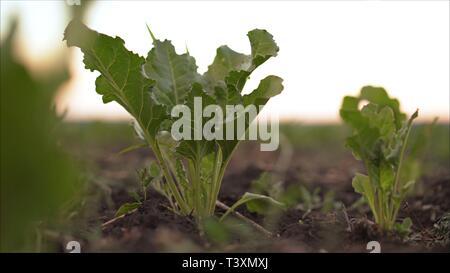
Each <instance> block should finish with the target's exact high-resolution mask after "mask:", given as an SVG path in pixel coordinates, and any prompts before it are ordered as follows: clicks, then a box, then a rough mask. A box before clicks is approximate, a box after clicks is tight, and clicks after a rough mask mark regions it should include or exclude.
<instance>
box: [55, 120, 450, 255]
mask: <svg viewBox="0 0 450 273" xmlns="http://www.w3.org/2000/svg"><path fill="white" fill-rule="evenodd" d="M425 127H426V125H418V126H415V127H414V128H413V131H412V136H411V143H414V142H415V141H419V135H420V134H419V132H420V131H422V130H424V128H425ZM62 131H63V135H64V137H63V138H62V139H63V143H62V145H63V146H64V147H66V148H67V149H68V150H69V151H70V154H71V155H73V156H74V157H75V158H77V161H78V162H79V163H80V165H81V166H82V169H83V173H84V175H83V177H84V179H85V182H86V183H85V189H84V191H85V192H84V193H83V196H87V197H84V200H83V202H82V204H83V205H82V207H80V208H77V213H76V214H75V216H73V219H72V221H73V224H72V228H71V229H72V230H71V232H68V233H65V235H64V236H69V237H72V238H76V239H77V240H80V239H81V240H82V241H83V242H84V243H83V245H84V251H121V252H122V251H125V252H154V251H169V252H171V251H176V252H179V251H182V252H192V251H227V252H235V251H237V252H255V251H256V252H311V251H312V252H368V250H366V245H367V243H368V242H369V241H373V240H376V241H379V242H380V243H381V247H382V251H383V252H413V251H414V252H415V251H421V252H427V251H445V250H446V249H448V244H449V214H448V212H449V211H450V202H449V201H450V200H449V198H448V196H450V172H449V168H448V166H449V142H448V140H449V127H448V125H446V124H441V125H435V126H434V128H433V129H432V134H431V135H430V136H429V139H427V145H426V147H427V148H426V150H424V152H423V153H422V154H421V155H420V160H421V163H422V167H421V170H420V172H421V175H420V179H419V182H418V184H417V187H416V188H415V189H414V192H413V193H411V194H410V195H409V197H408V198H407V201H406V203H405V204H404V205H403V206H402V208H401V211H400V214H399V219H403V218H405V217H410V218H411V219H412V222H413V226H412V230H411V232H410V233H408V234H404V235H401V236H400V235H399V234H397V233H396V234H394V233H392V234H386V233H384V234H383V233H381V232H380V231H379V230H378V229H377V228H376V226H375V224H374V223H373V217H372V215H371V213H370V210H369V209H368V207H367V204H365V203H364V202H361V200H360V195H359V194H357V193H355V192H354V190H353V188H352V185H351V180H352V177H353V176H354V173H355V172H357V171H360V172H363V168H362V165H361V163H360V162H358V161H356V160H355V159H354V158H353V156H352V155H351V153H350V152H349V150H347V149H345V147H344V142H345V141H344V140H345V137H346V136H347V135H348V133H349V131H348V130H347V129H346V128H345V127H343V126H341V125H302V124H295V123H290V124H283V125H282V126H281V135H282V137H281V139H282V140H281V148H280V149H279V151H277V152H261V151H259V146H258V142H250V141H246V142H244V143H242V144H241V146H240V147H239V149H238V150H237V152H236V154H235V155H234V157H233V159H232V161H231V163H230V168H229V169H228V171H227V172H226V175H225V178H224V182H223V188H222V191H221V193H220V196H219V200H220V201H221V202H223V203H225V204H228V205H231V204H233V203H234V202H235V201H237V200H238V199H239V198H240V196H242V194H244V193H245V192H247V191H248V192H255V191H257V192H261V193H264V194H270V193H272V192H274V191H276V192H278V193H279V192H281V193H282V195H281V196H283V198H284V197H285V200H289V202H291V203H292V205H291V206H289V208H286V209H282V210H273V211H271V212H269V213H267V214H266V215H259V214H256V213H250V212H249V211H248V210H247V209H246V208H245V206H241V207H239V208H238V209H237V211H238V212H239V213H240V214H242V215H244V216H245V217H246V218H248V219H250V220H251V221H254V222H255V223H258V224H259V225H260V226H262V227H264V229H265V231H269V232H270V233H271V234H268V233H264V232H261V231H259V230H258V229H256V228H255V227H254V226H253V225H252V224H248V223H247V222H246V221H243V220H241V219H240V218H238V217H236V215H234V216H233V217H230V218H228V221H225V223H224V225H218V224H217V223H216V222H214V221H211V222H209V223H206V224H205V226H202V227H200V228H199V226H198V225H197V224H196V223H195V220H194V218H193V217H182V216H177V215H176V214H174V213H173V212H172V211H170V209H169V204H168V203H167V201H166V199H165V198H163V197H162V196H161V195H160V194H159V193H157V192H155V191H154V190H153V189H149V190H148V198H147V200H146V201H145V202H144V204H143V205H142V206H141V207H140V208H139V209H137V210H136V211H134V212H132V213H129V214H127V215H125V216H124V217H119V218H117V219H115V213H116V211H117V209H118V208H119V207H120V206H121V205H122V204H124V203H126V202H131V201H133V197H132V195H130V192H132V191H134V190H136V189H137V188H138V187H139V186H138V185H139V179H138V176H137V173H136V170H137V169H139V168H142V167H145V166H146V164H148V162H149V160H150V159H152V158H153V155H152V152H151V151H150V150H149V149H147V148H141V149H137V150H133V151H130V152H127V153H123V154H119V152H120V151H121V150H122V149H124V148H126V147H129V146H130V145H133V144H136V143H137V142H138V140H137V138H136V137H135V136H134V134H133V130H131V129H130V125H129V124H126V123H77V124H64V126H63V127H62ZM264 173H265V174H266V175H263V174H264ZM261 175H262V178H261ZM278 196H280V194H279V195H278ZM288 197H289V198H288ZM286 198H287V199H286ZM218 211H219V214H220V213H223V210H220V209H219V210H218ZM269 211H270V210H269ZM445 215H446V216H445ZM445 217H446V218H445ZM111 219H114V220H113V221H112V222H111V221H110V220H111ZM86 222H87V223H89V224H88V225H84V224H83V223H86ZM108 222H109V223H108ZM104 223H107V224H106V225H104ZM60 236H61V235H60ZM58 238H60V237H58ZM86 248H87V249H86Z"/></svg>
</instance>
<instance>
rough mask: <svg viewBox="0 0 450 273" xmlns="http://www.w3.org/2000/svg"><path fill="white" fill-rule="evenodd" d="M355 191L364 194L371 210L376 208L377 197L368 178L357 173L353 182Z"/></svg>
mask: <svg viewBox="0 0 450 273" xmlns="http://www.w3.org/2000/svg"><path fill="white" fill-rule="evenodd" d="M352 186H353V189H354V190H355V191H356V192H357V193H360V194H362V195H363V196H364V197H365V198H366V200H367V202H368V203H369V206H370V208H371V209H372V211H373V209H374V208H375V199H374V198H375V195H374V190H373V187H372V184H371V183H370V179H369V177H368V176H366V175H363V174H360V173H357V174H356V175H355V177H354V178H353V181H352Z"/></svg>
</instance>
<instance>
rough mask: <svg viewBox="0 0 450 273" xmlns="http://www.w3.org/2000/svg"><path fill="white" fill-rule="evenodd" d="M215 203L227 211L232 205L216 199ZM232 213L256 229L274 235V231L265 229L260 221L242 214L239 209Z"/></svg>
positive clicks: (267, 234)
mask: <svg viewBox="0 0 450 273" xmlns="http://www.w3.org/2000/svg"><path fill="white" fill-rule="evenodd" d="M215 205H216V206H217V207H219V208H221V209H223V210H225V211H227V210H229V209H230V207H229V206H227V205H225V204H224V203H222V202H220V201H219V200H217V201H216V203H215ZM231 213H233V214H234V215H236V217H238V218H239V219H241V220H243V221H245V222H247V223H248V224H250V225H251V226H253V227H254V228H255V229H256V230H258V231H261V232H262V233H263V234H264V235H266V236H267V237H269V238H270V237H273V236H274V235H273V233H272V232H270V231H268V230H267V229H265V228H264V227H263V226H261V225H259V224H258V223H256V222H255V221H253V220H251V219H249V218H247V217H245V216H244V215H242V214H240V213H239V212H237V211H234V210H233V211H232V212H231Z"/></svg>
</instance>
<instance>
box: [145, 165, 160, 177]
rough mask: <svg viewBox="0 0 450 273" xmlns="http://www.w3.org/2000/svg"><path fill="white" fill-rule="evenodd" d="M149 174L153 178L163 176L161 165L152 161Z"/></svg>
mask: <svg viewBox="0 0 450 273" xmlns="http://www.w3.org/2000/svg"><path fill="white" fill-rule="evenodd" d="M148 172H149V174H150V176H151V177H158V176H160V175H161V168H160V167H159V165H158V163H157V162H156V161H152V162H150V166H149V168H148Z"/></svg>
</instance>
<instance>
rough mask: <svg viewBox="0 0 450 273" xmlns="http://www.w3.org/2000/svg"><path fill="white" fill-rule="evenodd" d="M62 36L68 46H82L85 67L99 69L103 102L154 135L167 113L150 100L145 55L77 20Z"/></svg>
mask: <svg viewBox="0 0 450 273" xmlns="http://www.w3.org/2000/svg"><path fill="white" fill-rule="evenodd" d="M64 39H65V40H66V41H67V45H68V46H69V47H71V46H76V47H79V48H80V49H81V51H82V52H83V53H84V64H85V66H86V68H88V69H90V70H91V71H94V70H97V71H99V72H100V74H101V75H100V76H99V77H98V78H97V80H96V90H97V93H99V94H100V95H102V96H103V102H104V103H108V102H111V101H116V102H117V103H119V104H120V105H122V106H123V107H124V108H125V109H126V110H127V111H128V112H129V113H130V114H131V115H132V116H133V117H134V118H135V119H136V120H137V121H138V123H139V126H140V127H141V128H142V130H143V131H144V132H145V133H147V134H148V135H149V136H150V137H154V136H155V135H156V133H157V131H158V130H159V126H160V124H161V122H162V121H163V120H164V119H165V118H166V115H165V110H164V107H163V106H159V105H155V103H154V102H153V100H152V99H151V93H152V92H151V88H152V87H153V86H154V84H155V82H154V81H153V80H150V79H147V78H145V77H144V75H143V74H142V65H143V64H144V62H145V60H144V58H143V57H140V56H139V55H137V54H134V53H132V52H130V51H128V50H127V49H126V48H125V46H124V41H123V40H122V39H121V38H119V37H116V38H112V37H109V36H107V35H104V34H100V33H98V32H96V31H93V30H91V29H89V28H87V27H86V26H85V25H84V24H83V23H81V22H80V21H77V20H74V21H71V22H70V23H69V25H68V26H67V28H66V31H65V33H64Z"/></svg>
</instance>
